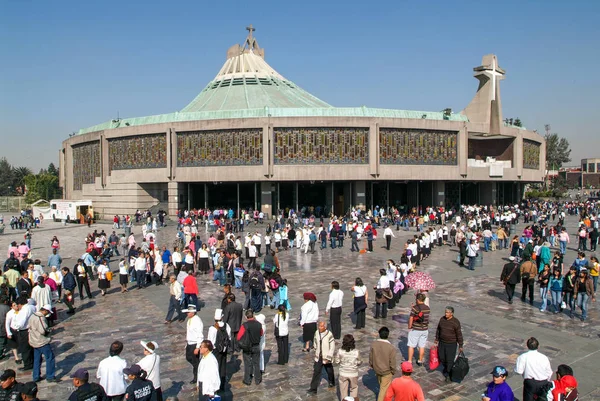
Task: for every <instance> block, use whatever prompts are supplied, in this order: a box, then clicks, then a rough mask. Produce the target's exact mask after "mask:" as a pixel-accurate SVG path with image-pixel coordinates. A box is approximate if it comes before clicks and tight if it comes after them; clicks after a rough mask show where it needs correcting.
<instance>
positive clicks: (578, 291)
mask: <svg viewBox="0 0 600 401" xmlns="http://www.w3.org/2000/svg"><path fill="white" fill-rule="evenodd" d="M592 295H594V284H593V282H592V279H591V278H590V277H589V276H588V270H587V269H586V268H585V267H582V268H581V270H580V271H579V277H577V280H575V284H574V285H573V299H574V300H575V301H576V304H577V306H578V307H579V308H581V317H580V318H579V319H580V320H581V321H582V322H584V321H585V319H586V318H587V306H588V305H587V304H588V300H589V299H590V298H591V297H592ZM572 317H573V314H572V313H571V318H572Z"/></svg>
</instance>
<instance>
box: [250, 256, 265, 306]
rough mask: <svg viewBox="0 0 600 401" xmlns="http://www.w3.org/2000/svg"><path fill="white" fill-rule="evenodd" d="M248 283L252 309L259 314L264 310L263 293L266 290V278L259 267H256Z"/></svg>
mask: <svg viewBox="0 0 600 401" xmlns="http://www.w3.org/2000/svg"><path fill="white" fill-rule="evenodd" d="M248 283H249V287H250V308H251V309H252V311H254V312H255V313H258V312H260V311H261V310H262V308H263V299H262V291H263V289H264V288H265V278H264V277H263V275H262V273H261V272H260V268H259V267H258V266H256V267H255V269H254V271H253V272H252V273H251V274H250V277H249V278H248Z"/></svg>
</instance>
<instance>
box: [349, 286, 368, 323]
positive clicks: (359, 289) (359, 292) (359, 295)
mask: <svg viewBox="0 0 600 401" xmlns="http://www.w3.org/2000/svg"><path fill="white" fill-rule="evenodd" d="M350 291H352V292H353V293H354V314H355V315H356V327H355V328H356V329H363V328H364V327H365V317H366V316H365V310H366V309H367V305H368V302H369V293H368V291H367V286H366V285H364V283H363V281H362V279H361V278H360V277H357V278H356V279H355V280H354V286H353V287H352V288H351V289H350Z"/></svg>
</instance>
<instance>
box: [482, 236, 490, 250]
mask: <svg viewBox="0 0 600 401" xmlns="http://www.w3.org/2000/svg"><path fill="white" fill-rule="evenodd" d="M491 242H492V239H491V238H488V237H485V238H484V239H483V246H484V248H485V251H486V252H488V251H489V250H490V243H491Z"/></svg>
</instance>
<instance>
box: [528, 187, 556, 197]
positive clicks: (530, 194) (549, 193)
mask: <svg viewBox="0 0 600 401" xmlns="http://www.w3.org/2000/svg"><path fill="white" fill-rule="evenodd" d="M552 196H554V194H553V193H552V191H538V190H537V189H532V190H531V191H529V192H527V193H526V194H525V197H526V198H527V199H531V198H550V197H552Z"/></svg>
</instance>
